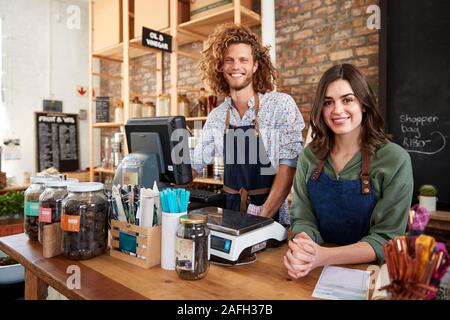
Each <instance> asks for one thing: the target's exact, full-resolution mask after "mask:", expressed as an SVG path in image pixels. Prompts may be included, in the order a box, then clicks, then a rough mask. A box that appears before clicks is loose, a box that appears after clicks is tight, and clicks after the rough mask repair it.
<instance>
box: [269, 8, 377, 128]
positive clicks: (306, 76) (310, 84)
mask: <svg viewBox="0 0 450 320" xmlns="http://www.w3.org/2000/svg"><path fill="white" fill-rule="evenodd" d="M372 4H378V0H353V1H350V0H348V1H344V0H277V1H275V5H276V10H275V14H276V52H277V65H278V68H279V71H280V78H281V84H280V87H279V91H283V92H286V93H289V94H291V95H292V96H293V97H294V99H295V101H296V102H297V105H298V106H299V108H300V111H301V112H302V115H303V117H304V118H305V120H307V121H309V112H310V110H311V106H312V102H313V97H314V93H315V89H316V87H317V83H318V81H319V79H320V77H321V75H322V74H323V72H324V71H325V70H327V69H328V68H329V67H331V66H332V65H335V64H339V63H352V64H354V65H356V66H358V67H359V68H360V69H361V70H362V71H363V72H364V73H365V74H366V75H367V76H368V78H369V81H370V83H371V85H372V86H373V89H374V90H375V92H378V31H377V30H376V29H374V30H370V29H368V28H367V27H366V21H367V18H368V17H369V16H370V14H367V13H366V9H367V7H368V6H369V5H372ZM305 131H306V130H305ZM305 133H306V132H305Z"/></svg>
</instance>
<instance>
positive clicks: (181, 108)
mask: <svg viewBox="0 0 450 320" xmlns="http://www.w3.org/2000/svg"><path fill="white" fill-rule="evenodd" d="M178 115H180V116H184V117H185V118H189V117H190V111H189V99H188V98H187V96H186V94H185V93H182V94H179V95H178Z"/></svg>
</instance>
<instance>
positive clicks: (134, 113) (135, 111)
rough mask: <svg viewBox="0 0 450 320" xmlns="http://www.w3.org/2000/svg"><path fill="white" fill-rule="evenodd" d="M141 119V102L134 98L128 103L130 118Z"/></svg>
mask: <svg viewBox="0 0 450 320" xmlns="http://www.w3.org/2000/svg"><path fill="white" fill-rule="evenodd" d="M141 117H142V102H141V101H140V100H139V97H134V98H133V100H131V103H130V118H141Z"/></svg>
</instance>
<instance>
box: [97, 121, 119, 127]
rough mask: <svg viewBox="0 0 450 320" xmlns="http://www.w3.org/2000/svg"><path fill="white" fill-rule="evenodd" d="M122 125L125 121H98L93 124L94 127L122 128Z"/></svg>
mask: <svg viewBox="0 0 450 320" xmlns="http://www.w3.org/2000/svg"><path fill="white" fill-rule="evenodd" d="M121 126H123V123H118V122H98V123H94V124H93V127H94V128H120V127H121Z"/></svg>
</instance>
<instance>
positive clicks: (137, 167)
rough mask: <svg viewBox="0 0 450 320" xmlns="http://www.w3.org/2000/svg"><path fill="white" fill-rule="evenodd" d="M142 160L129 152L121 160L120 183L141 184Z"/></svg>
mask: <svg viewBox="0 0 450 320" xmlns="http://www.w3.org/2000/svg"><path fill="white" fill-rule="evenodd" d="M142 170H143V167H142V161H141V160H139V159H137V158H136V157H135V155H133V154H129V155H127V156H126V157H125V158H124V159H123V161H122V185H129V184H131V185H140V184H142V176H143V175H142V174H143V172H142Z"/></svg>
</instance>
